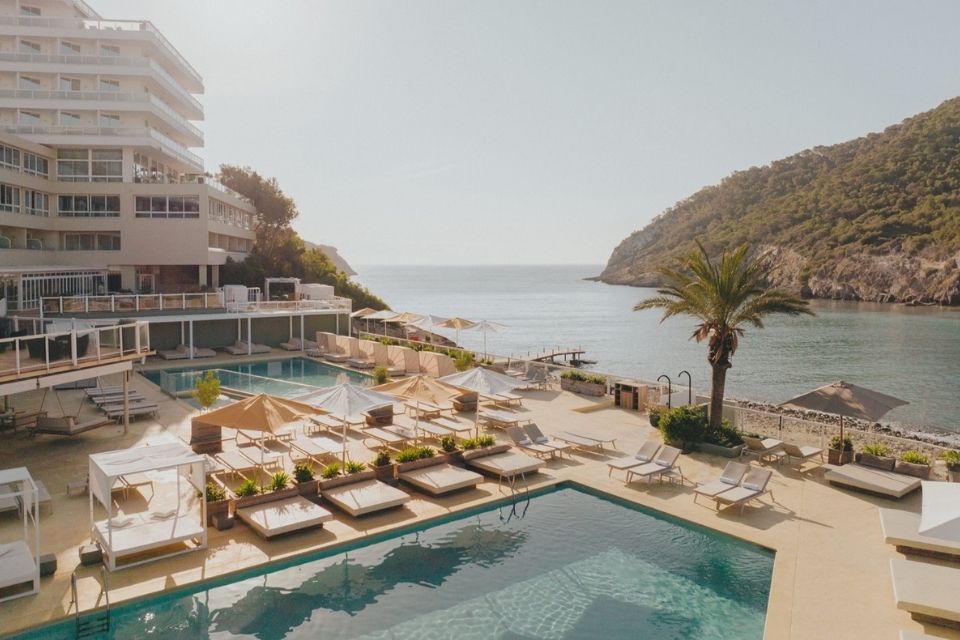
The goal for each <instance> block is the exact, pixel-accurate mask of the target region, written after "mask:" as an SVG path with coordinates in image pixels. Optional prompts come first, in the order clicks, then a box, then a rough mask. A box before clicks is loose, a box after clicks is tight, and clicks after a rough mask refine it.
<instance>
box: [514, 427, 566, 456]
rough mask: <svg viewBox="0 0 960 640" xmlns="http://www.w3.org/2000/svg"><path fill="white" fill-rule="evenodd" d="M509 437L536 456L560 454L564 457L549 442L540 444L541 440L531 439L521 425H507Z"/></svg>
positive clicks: (520, 447)
mask: <svg viewBox="0 0 960 640" xmlns="http://www.w3.org/2000/svg"><path fill="white" fill-rule="evenodd" d="M507 437H509V438H510V440H511V441H512V442H513V444H514V446H516V447H517V448H519V449H521V450H523V451H527V452H529V453H532V454H533V455H535V456H539V457H541V458H542V457H546V456H549V457H551V458H552V457H554V456H555V455H557V454H560V457H563V454H562V453H561V451H560V450H558V449H555V448H554V447H551V446H550V445H547V444H540V443H539V442H534V441H533V440H531V439H530V436H528V435H527V434H526V433H524V431H523V429H521V428H520V427H507Z"/></svg>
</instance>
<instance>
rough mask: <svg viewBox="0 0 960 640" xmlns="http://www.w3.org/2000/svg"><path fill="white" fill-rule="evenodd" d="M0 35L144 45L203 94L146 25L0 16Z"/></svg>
mask: <svg viewBox="0 0 960 640" xmlns="http://www.w3.org/2000/svg"><path fill="white" fill-rule="evenodd" d="M0 35H9V36H26V37H35V38H67V39H71V38H74V39H75V38H93V39H98V40H101V39H102V40H108V41H118V40H131V41H138V42H141V41H146V42H149V43H150V44H152V45H153V47H154V48H155V49H156V50H157V51H158V52H159V53H160V54H161V55H162V56H163V57H164V59H165V60H166V61H167V62H169V63H170V66H171V68H172V69H173V70H174V74H175V75H176V76H177V82H178V83H179V84H180V85H181V86H183V87H184V88H185V89H187V90H189V91H192V92H194V93H202V92H203V78H201V77H200V74H199V73H197V70H196V69H194V68H193V66H192V65H191V64H190V63H189V62H187V60H186V58H184V57H183V56H182V55H181V54H180V52H179V51H177V50H176V48H175V47H174V46H173V45H172V44H170V41H169V40H167V39H166V38H165V37H164V36H163V34H162V33H160V31H159V30H158V29H157V28H156V27H154V26H153V24H152V23H150V22H148V21H138V20H97V19H89V18H45V17H39V16H0Z"/></svg>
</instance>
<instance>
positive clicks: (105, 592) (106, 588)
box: [100, 565, 110, 629]
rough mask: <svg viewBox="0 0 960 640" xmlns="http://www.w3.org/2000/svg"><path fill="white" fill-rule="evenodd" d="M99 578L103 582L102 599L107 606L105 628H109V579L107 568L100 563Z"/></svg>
mask: <svg viewBox="0 0 960 640" xmlns="http://www.w3.org/2000/svg"><path fill="white" fill-rule="evenodd" d="M100 579H101V581H102V582H103V599H104V601H105V602H106V606H107V629H109V628H110V580H109V579H108V578H107V568H106V567H105V566H103V565H100Z"/></svg>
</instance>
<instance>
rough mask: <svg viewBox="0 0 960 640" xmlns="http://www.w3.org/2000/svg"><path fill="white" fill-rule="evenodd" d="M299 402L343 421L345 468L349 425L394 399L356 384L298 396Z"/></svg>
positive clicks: (340, 385)
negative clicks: (365, 413) (365, 412)
mask: <svg viewBox="0 0 960 640" xmlns="http://www.w3.org/2000/svg"><path fill="white" fill-rule="evenodd" d="M297 400H298V401H299V402H303V403H306V404H308V405H310V406H312V407H316V408H318V409H322V410H323V411H325V412H326V413H330V414H332V415H335V416H337V417H339V418H340V419H341V420H343V433H342V438H343V465H344V466H346V465H347V423H362V422H363V421H364V417H363V412H364V411H369V410H370V409H375V408H378V407H382V406H384V405H392V404H393V398H392V397H390V396H388V395H384V394H382V393H377V392H376V391H373V390H372V389H367V388H366V387H361V386H359V385H355V384H338V385H336V386H334V387H328V388H326V389H319V390H317V391H311V392H309V393H305V394H303V395H301V396H297Z"/></svg>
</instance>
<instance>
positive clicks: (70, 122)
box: [60, 111, 81, 127]
mask: <svg viewBox="0 0 960 640" xmlns="http://www.w3.org/2000/svg"><path fill="white" fill-rule="evenodd" d="M79 124H81V122H80V114H79V113H70V112H68V111H61V112H60V126H62V127H76V126H78V125H79Z"/></svg>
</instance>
